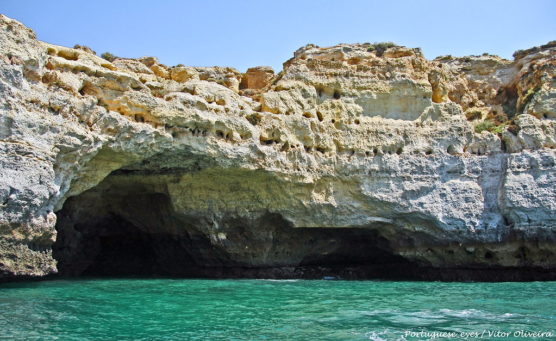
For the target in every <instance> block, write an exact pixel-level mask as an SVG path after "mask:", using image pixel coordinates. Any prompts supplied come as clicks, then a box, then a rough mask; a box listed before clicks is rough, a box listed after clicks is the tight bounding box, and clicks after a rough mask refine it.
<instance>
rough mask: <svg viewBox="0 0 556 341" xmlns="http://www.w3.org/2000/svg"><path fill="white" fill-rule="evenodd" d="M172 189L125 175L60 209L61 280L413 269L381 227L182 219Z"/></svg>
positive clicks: (271, 217) (228, 217)
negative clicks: (379, 230) (380, 232)
mask: <svg viewBox="0 0 556 341" xmlns="http://www.w3.org/2000/svg"><path fill="white" fill-rule="evenodd" d="M164 188H165V187H164V186H163V185H162V186H161V185H160V183H153V182H149V181H145V180H144V178H141V177H134V176H133V175H130V174H127V173H125V172H117V173H113V174H112V175H110V176H108V177H107V178H106V179H105V180H104V181H103V182H102V183H101V184H99V185H98V186H96V187H94V188H92V189H90V190H88V191H86V192H84V193H82V194H80V195H78V196H75V197H71V198H69V199H68V200H67V201H66V202H65V204H64V206H63V208H62V209H61V210H60V211H58V212H57V215H58V222H57V227H56V228H57V231H58V236H57V241H56V243H55V244H54V247H53V255H54V257H55V259H56V260H57V262H58V271H59V275H60V276H64V277H75V276H141V277H151V276H172V277H197V278H224V277H231V278H259V277H264V278H322V277H324V276H332V277H339V278H391V277H392V278H396V277H399V276H402V275H403V274H405V273H407V269H408V268H410V267H411V266H412V265H411V263H409V262H408V261H406V260H404V259H403V258H402V257H400V256H396V255H394V254H393V253H391V252H390V251H389V249H388V241H387V240H386V239H384V238H382V237H381V236H379V235H378V234H377V233H376V231H374V230H370V229H365V228H294V227H292V226H291V224H290V223H289V222H288V221H287V220H286V219H284V218H283V217H282V216H281V215H280V214H277V213H270V212H260V214H258V215H256V218H253V217H251V218H248V217H244V216H238V215H234V214H224V215H219V216H218V220H215V219H217V218H215V217H206V216H199V215H193V214H189V213H187V212H186V213H178V212H175V211H174V209H173V206H172V203H171V200H170V197H169V195H168V194H167V193H165V190H164ZM214 225H218V230H217V231H215V230H214V227H213V226H214ZM224 235H225V236H226V237H225V239H222V240H219V239H218V238H217V237H218V236H224Z"/></svg>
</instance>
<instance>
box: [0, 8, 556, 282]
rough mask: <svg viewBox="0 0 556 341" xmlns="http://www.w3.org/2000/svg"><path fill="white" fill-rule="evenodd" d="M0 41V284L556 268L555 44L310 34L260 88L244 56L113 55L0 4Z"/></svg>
mask: <svg viewBox="0 0 556 341" xmlns="http://www.w3.org/2000/svg"><path fill="white" fill-rule="evenodd" d="M0 49H1V51H0V52H1V55H2V58H0V98H1V102H2V106H0V149H1V151H2V152H1V153H0V277H2V278H14V277H21V276H39V277H40V276H45V275H49V274H55V273H56V272H58V271H60V272H62V273H63V274H74V275H78V274H82V273H92V274H95V273H96V274H99V273H103V271H104V270H103V269H105V270H106V271H104V273H114V272H116V273H117V271H122V272H125V269H124V268H125V267H129V269H131V270H129V269H128V270H129V271H131V272H133V271H140V270H141V269H143V270H142V271H147V272H149V271H150V272H152V273H159V274H177V275H195V274H197V275H198V274H199V273H202V274H208V273H210V271H209V270H207V269H212V270H211V271H216V272H212V273H213V274H214V273H219V274H224V275H225V274H229V272H226V270H223V269H246V268H258V269H270V268H276V269H278V268H279V269H290V270H283V271H284V272H282V273H283V275H285V276H287V275H292V276H302V275H303V271H305V270H299V271H297V270H295V271H294V270H291V269H306V267H308V266H312V267H317V268H316V269H318V267H320V266H331V265H334V266H337V267H340V268H342V269H344V270H342V271H344V272H342V273H345V272H346V271H347V270H345V269H347V268H348V267H349V266H351V265H353V264H358V265H364V266H379V267H380V269H381V270H380V271H379V270H377V269H376V268H373V269H374V270H372V271H370V270H368V268H366V269H367V270H368V271H370V272H368V273H367V274H368V275H377V274H378V275H385V274H388V273H399V272H400V270H399V269H402V268H401V267H403V269H412V268H417V269H422V268H423V269H424V268H427V269H444V268H451V269H469V268H473V269H475V268H476V269H482V270H485V269H514V270H515V271H518V272H519V271H520V269H536V270H538V271H539V272H536V273H548V274H550V273H552V274H553V273H554V272H549V271H554V269H556V235H555V233H556V186H555V184H556V168H555V159H556V153H555V151H554V148H556V123H555V121H554V112H555V110H556V109H555V104H554V101H553V98H554V93H555V85H554V82H553V79H554V75H555V66H554V65H555V63H554V61H555V60H556V54H555V49H556V48H555V47H551V46H548V47H543V48H539V49H536V50H532V51H531V52H530V53H525V54H520V56H519V58H518V59H516V60H514V61H513V62H512V61H507V60H503V59H500V58H498V57H495V56H479V57H466V58H451V57H443V58H439V59H437V60H434V61H429V60H426V59H425V58H423V56H422V54H421V53H420V52H419V51H418V50H417V49H408V48H404V47H399V46H395V45H392V44H383V45H381V44H375V45H370V44H353V45H347V44H341V45H337V46H333V47H329V48H319V47H317V46H314V45H308V46H305V47H303V48H301V49H299V50H298V51H296V52H295V54H294V57H293V58H292V59H290V60H289V61H287V62H286V63H285V64H284V66H285V67H284V70H283V71H282V72H281V73H280V74H279V75H278V76H277V77H276V78H273V77H271V76H270V75H271V72H270V71H269V70H266V69H256V72H255V71H251V74H250V73H249V72H248V73H247V75H243V79H244V80H245V79H252V80H253V82H252V83H253V84H251V81H247V85H246V86H247V88H249V87H253V88H256V89H257V90H258V92H251V93H248V92H243V90H242V91H241V92H240V91H239V87H240V80H241V79H242V75H241V73H239V72H238V71H237V70H235V69H233V68H221V67H214V68H194V67H181V66H180V67H174V68H170V69H168V68H166V67H165V66H163V65H160V64H158V63H157V61H156V59H154V58H141V59H138V60H132V59H121V58H120V59H115V60H114V62H113V63H110V62H108V61H106V60H104V59H102V58H99V57H97V56H95V55H94V54H92V53H89V52H88V51H86V50H83V49H70V48H65V47H60V46H55V45H51V44H47V43H43V42H40V41H37V40H36V38H35V35H34V33H33V32H32V31H31V30H29V29H28V28H26V27H25V26H23V25H22V24H20V23H18V22H17V21H15V20H12V19H9V18H7V17H5V16H0ZM251 76H253V78H250V77H251ZM246 77H247V78H246ZM271 79H272V83H270V80H271ZM244 84H245V83H244ZM246 95H249V96H246ZM472 110H477V112H479V114H477V115H470V114H469V113H470V111H472ZM464 113H465V114H464ZM466 114H467V117H466ZM499 114H503V116H504V117H507V118H508V119H511V120H512V122H511V125H508V126H504V124H508V123H504V124H502V125H501V127H500V128H499V129H500V132H499V133H496V132H494V133H490V132H482V133H476V132H475V129H476V127H477V125H478V124H480V123H481V122H485V121H484V120H485V119H489V117H497V116H496V115H499ZM468 118H469V119H472V120H471V121H468ZM53 245H54V246H53ZM110 245H112V247H113V248H112V249H107V248H108V247H109V246H110ZM133 250H136V251H137V250H143V251H144V252H143V253H141V252H139V253H134V254H133V256H134V257H135V256H137V257H139V258H137V259H139V261H132V260H130V259H131V258H133V257H131V258H130V257H129V255H128V256H126V255H125V252H135V251H133ZM147 251H148V252H147ZM110 255H112V256H110ZM57 262H58V263H57ZM142 262H145V263H144V264H143V263H142ZM141 264H143V265H141ZM396 267H398V268H396ZM108 269H110V270H108ZM215 269H219V270H215ZM396 269H398V270H396ZM516 269H517V270H516ZM230 271H231V270H230ZM234 271H235V270H234ZM238 271H239V270H238ZM269 271H271V270H269ZM280 271H282V270H280ZM311 271H313V272H312V273H315V272H314V271H317V270H315V268H313V270H311ZM376 271H379V273H378V272H376ZM543 271H544V272H543ZM317 272H318V271H317ZM256 273H257V274H259V275H264V273H265V272H264V271H263V270H260V271H259V272H256ZM267 273H270V272H267ZM427 273H428V272H427ZM539 276H540V277H538V278H547V276H548V277H550V276H549V275H546V276H544V275H543V276H544V277H543V276H541V275H539ZM440 278H446V277H443V276H441V277H440ZM504 278H509V279H523V277H519V276H517V277H504ZM533 278H535V277H534V275H533Z"/></svg>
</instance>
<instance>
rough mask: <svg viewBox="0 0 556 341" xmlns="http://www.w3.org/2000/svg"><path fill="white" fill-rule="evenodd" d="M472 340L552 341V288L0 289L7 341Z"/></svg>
mask: <svg viewBox="0 0 556 341" xmlns="http://www.w3.org/2000/svg"><path fill="white" fill-rule="evenodd" d="M489 333H490V334H489ZM495 333H498V334H497V335H498V336H496V334H495ZM532 333H537V334H532ZM542 333H544V334H542ZM535 336H540V337H535ZM480 338H482V339H486V340H492V339H498V340H500V339H502V340H527V339H534V340H555V339H556V282H531V283H442V282H386V281H384V282H383V281H332V280H320V281H319V280H183V279H81V280H53V281H44V282H27V283H7V284H2V285H0V339H6V340H431V339H436V340H445V339H453V340H462V339H468V340H470V339H480Z"/></svg>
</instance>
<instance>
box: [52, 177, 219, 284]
mask: <svg viewBox="0 0 556 341" xmlns="http://www.w3.org/2000/svg"><path fill="white" fill-rule="evenodd" d="M57 215H58V222H57V225H56V229H57V232H58V237H57V240H56V243H55V244H54V247H53V255H54V258H55V259H56V260H57V261H58V271H59V274H60V275H62V276H183V277H190V276H199V275H200V267H199V265H198V263H197V260H199V259H200V258H201V257H199V255H195V253H199V250H200V248H206V246H207V245H208V244H210V242H209V241H208V240H205V238H204V237H203V235H202V234H200V233H197V232H196V231H195V229H194V228H193V225H192V224H193V223H194V222H192V221H187V220H185V219H183V218H182V217H180V216H179V215H178V214H176V213H175V212H174V211H173V209H172V205H171V202H170V198H169V197H168V195H167V194H166V193H165V192H164V191H163V190H161V189H160V188H158V186H156V185H152V184H143V183H140V182H136V181H133V180H130V179H128V178H126V177H122V176H118V175H110V176H108V177H107V178H106V179H105V180H104V181H103V182H102V183H101V184H99V185H98V186H96V187H94V188H92V189H90V190H88V191H86V192H84V193H82V194H80V195H78V196H75V197H72V198H69V199H68V200H67V201H66V202H65V203H64V206H63V208H62V209H61V210H60V211H59V212H57ZM204 251H206V250H204ZM214 258H216V256H215V257H214Z"/></svg>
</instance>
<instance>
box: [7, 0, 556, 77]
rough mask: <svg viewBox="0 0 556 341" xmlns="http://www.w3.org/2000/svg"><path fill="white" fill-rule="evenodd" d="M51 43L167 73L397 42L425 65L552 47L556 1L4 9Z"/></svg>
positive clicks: (64, 1) (284, 0)
mask: <svg viewBox="0 0 556 341" xmlns="http://www.w3.org/2000/svg"><path fill="white" fill-rule="evenodd" d="M0 13H3V14H6V15H7V16H9V17H12V18H15V19H17V20H19V21H21V22H23V23H24V24H25V25H27V26H29V27H31V28H32V29H34V30H35V32H37V35H38V38H39V39H41V40H44V41H47V42H49V43H53V44H58V45H64V46H73V45H75V44H82V45H87V46H89V47H91V48H93V50H95V51H96V52H97V54H101V53H102V52H106V51H109V52H111V53H113V54H115V55H118V56H122V57H140V56H156V57H158V58H159V60H160V61H161V62H162V63H164V64H167V65H169V66H171V65H176V64H180V63H181V64H185V65H193V66H213V65H219V66H233V67H236V68H238V69H239V70H240V71H245V69H246V68H247V67H250V66H257V65H270V66H272V67H273V68H274V69H275V70H280V69H281V68H282V63H283V62H284V61H286V60H287V59H289V58H290V57H291V56H292V54H293V51H295V50H296V49H297V48H299V47H301V46H303V45H305V44H308V43H313V44H317V45H319V46H330V45H335V44H337V43H355V42H379V41H393V42H395V43H397V44H400V45H406V46H410V47H421V48H422V50H423V52H424V54H425V56H426V57H427V58H434V57H436V56H439V55H445V54H452V55H455V56H463V55H470V54H482V53H483V52H489V53H493V54H498V55H500V56H502V57H505V58H511V55H512V53H513V52H514V51H515V50H517V49H523V48H528V47H532V46H536V45H540V44H544V43H546V42H548V41H550V40H555V39H556V1H554V0H527V1H512V0H504V1H502V0H480V1H477V0H469V1H455V0H452V1H450V0H443V1H436V0H421V1H411V0H405V1H402V0H382V1H373V0H367V1H362V0H360V1H356V0H352V1H350V0H320V1H303V0H297V1H291V0H280V1H265V0H259V1H256V0H243V1H239V0H238V1H224V0H222V1H216V0H214V1H212V0H203V1H169V0H168V1H164V0H159V1H153V0H150V1H142V0H136V1H117V0H112V1H104V0H96V1H93V0H90V1H86V0H85V1H76V0H72V1H68V0H59V1H30V0H0Z"/></svg>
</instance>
